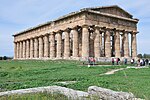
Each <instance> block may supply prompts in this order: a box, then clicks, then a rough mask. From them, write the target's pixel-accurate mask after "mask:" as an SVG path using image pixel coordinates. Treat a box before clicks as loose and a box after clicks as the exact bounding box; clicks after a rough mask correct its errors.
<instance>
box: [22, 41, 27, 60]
mask: <svg viewBox="0 0 150 100" xmlns="http://www.w3.org/2000/svg"><path fill="white" fill-rule="evenodd" d="M23 58H24V59H25V58H26V41H23Z"/></svg>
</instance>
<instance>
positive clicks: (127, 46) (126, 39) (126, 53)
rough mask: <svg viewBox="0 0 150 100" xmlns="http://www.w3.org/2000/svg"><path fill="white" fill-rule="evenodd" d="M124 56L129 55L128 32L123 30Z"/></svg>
mask: <svg viewBox="0 0 150 100" xmlns="http://www.w3.org/2000/svg"><path fill="white" fill-rule="evenodd" d="M123 46H124V57H126V58H128V57H129V36H128V32H124V45H123Z"/></svg>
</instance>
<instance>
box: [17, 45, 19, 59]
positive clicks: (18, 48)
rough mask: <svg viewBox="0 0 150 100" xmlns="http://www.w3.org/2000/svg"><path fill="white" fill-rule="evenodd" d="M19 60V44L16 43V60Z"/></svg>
mask: <svg viewBox="0 0 150 100" xmlns="http://www.w3.org/2000/svg"><path fill="white" fill-rule="evenodd" d="M18 58H19V42H17V59H18Z"/></svg>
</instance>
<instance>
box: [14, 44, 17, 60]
mask: <svg viewBox="0 0 150 100" xmlns="http://www.w3.org/2000/svg"><path fill="white" fill-rule="evenodd" d="M14 59H17V43H16V42H14Z"/></svg>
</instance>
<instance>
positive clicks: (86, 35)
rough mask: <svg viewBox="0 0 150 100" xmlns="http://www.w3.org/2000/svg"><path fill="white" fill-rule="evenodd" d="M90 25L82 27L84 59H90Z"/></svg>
mask: <svg viewBox="0 0 150 100" xmlns="http://www.w3.org/2000/svg"><path fill="white" fill-rule="evenodd" d="M88 27H89V26H88V25H84V26H82V57H89V31H88Z"/></svg>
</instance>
